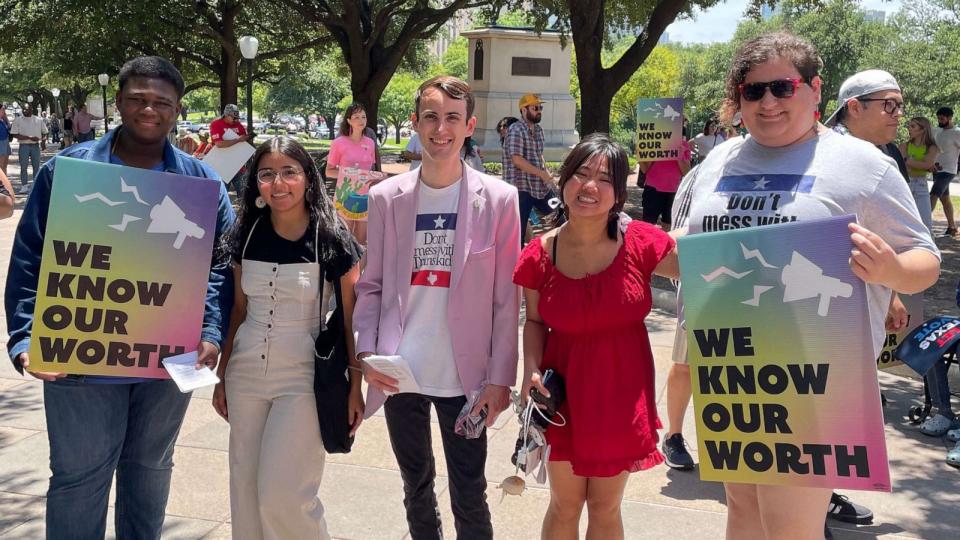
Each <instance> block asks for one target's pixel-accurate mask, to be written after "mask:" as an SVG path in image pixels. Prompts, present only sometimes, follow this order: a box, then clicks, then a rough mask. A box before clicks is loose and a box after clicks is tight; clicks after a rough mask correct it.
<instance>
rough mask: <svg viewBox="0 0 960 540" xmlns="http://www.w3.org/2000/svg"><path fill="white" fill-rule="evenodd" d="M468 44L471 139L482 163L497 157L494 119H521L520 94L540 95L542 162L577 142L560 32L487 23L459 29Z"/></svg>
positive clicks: (565, 50)
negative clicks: (473, 104) (473, 99)
mask: <svg viewBox="0 0 960 540" xmlns="http://www.w3.org/2000/svg"><path fill="white" fill-rule="evenodd" d="M461 35H462V36H464V37H466V38H467V40H468V44H467V77H468V79H467V82H468V83H469V84H470V87H471V88H473V93H474V95H475V96H476V100H477V106H476V110H475V112H474V114H475V115H476V117H477V127H476V130H475V131H474V135H473V139H474V140H475V141H476V142H477V144H479V145H480V148H481V150H482V151H483V158H484V161H499V160H500V158H501V154H502V151H501V148H500V135H499V134H498V133H497V129H496V128H497V122H499V121H500V119H501V118H503V117H504V116H513V117H516V118H520V108H519V106H518V102H519V101H520V97H521V96H523V95H524V94H539V95H540V99H542V100H543V101H544V102H545V103H544V104H543V105H544V108H543V120H542V121H541V122H540V126H541V127H542V128H543V135H544V148H543V154H544V158H545V159H546V160H547V161H560V160H562V159H563V157H564V156H565V155H566V154H567V152H569V151H570V148H571V147H572V146H573V145H575V144H577V142H579V140H580V137H579V136H578V135H577V132H576V129H575V128H576V115H577V102H576V100H574V99H573V96H571V95H570V51H571V49H572V45H571V44H569V43H568V44H567V46H566V47H562V46H561V45H560V33H559V32H554V31H549V30H545V31H543V33H541V34H539V35H538V34H537V33H536V32H535V31H533V30H530V29H524V28H508V27H502V26H491V27H488V28H480V29H477V30H470V31H466V32H462V33H461Z"/></svg>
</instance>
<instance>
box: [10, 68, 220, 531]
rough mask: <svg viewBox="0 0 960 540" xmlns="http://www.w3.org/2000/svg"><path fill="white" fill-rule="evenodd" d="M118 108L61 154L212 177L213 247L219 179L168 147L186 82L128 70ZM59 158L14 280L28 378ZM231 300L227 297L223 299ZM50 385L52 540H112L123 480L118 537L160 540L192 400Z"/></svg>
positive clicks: (99, 384)
mask: <svg viewBox="0 0 960 540" xmlns="http://www.w3.org/2000/svg"><path fill="white" fill-rule="evenodd" d="M119 85H120V90H119V93H118V94H117V107H118V109H119V111H120V113H121V114H122V118H123V120H122V124H121V126H120V127H119V128H117V129H116V130H114V131H112V132H109V133H107V134H106V135H104V136H103V137H102V138H101V139H100V140H98V141H90V142H87V143H83V144H79V145H76V146H73V147H71V148H69V149H67V150H65V151H64V152H62V153H61V154H60V155H61V156H64V157H71V158H77V159H85V160H90V161H99V162H102V163H114V164H121V165H127V166H130V167H138V168H142V169H151V170H156V171H166V172H171V173H176V174H182V175H187V176H196V177H201V178H209V179H210V181H211V182H217V183H218V184H220V200H219V208H218V210H217V227H216V236H215V239H214V242H215V245H216V243H217V241H218V239H219V237H220V235H221V234H222V233H223V232H224V231H225V230H226V229H227V228H228V227H229V226H230V225H231V224H232V223H233V217H234V214H233V209H232V207H231V206H230V199H229V198H228V196H227V192H226V189H225V187H224V186H223V184H222V182H220V180H219V178H217V174H216V173H215V172H213V171H212V170H211V169H210V168H209V167H207V166H206V165H203V164H201V163H200V162H199V161H197V160H196V159H194V158H192V157H190V156H187V155H186V154H184V153H183V152H180V151H179V150H176V149H175V148H174V147H173V146H172V145H171V144H170V143H169V142H167V138H166V137H167V133H169V132H170V130H171V129H172V128H173V126H174V125H175V123H176V120H177V116H178V115H179V113H180V107H181V105H180V100H181V98H182V97H183V90H184V83H183V78H182V76H181V75H180V72H179V71H177V69H176V68H175V67H174V66H173V64H171V63H170V62H168V61H167V60H164V59H162V58H158V57H141V58H135V59H133V60H130V61H129V62H127V63H126V64H124V66H123V68H122V69H121V70H120V75H119ZM56 161H57V158H56V157H54V158H53V159H51V160H50V161H49V162H47V164H46V165H44V166H43V167H42V168H41V170H40V173H39V174H38V175H37V180H36V184H35V187H34V189H33V192H32V194H31V195H30V198H29V200H28V201H27V205H26V208H24V211H23V216H22V217H21V220H20V224H19V226H18V227H17V233H16V237H15V239H14V244H13V253H12V256H11V259H10V268H9V271H8V273H7V285H6V298H5V307H6V314H7V331H8V333H9V334H10V340H9V341H8V342H7V348H8V351H9V353H10V358H11V360H12V361H13V364H14V367H16V369H17V370H18V371H20V372H21V373H23V370H24V368H28V366H29V364H30V358H29V355H28V351H29V349H30V336H31V331H32V326H33V318H34V309H35V306H36V300H37V298H36V297H37V293H36V291H37V281H38V276H39V274H40V265H41V257H42V253H43V243H44V233H45V230H46V224H47V212H48V206H49V202H50V192H51V187H52V180H53V172H54V169H55V167H56ZM227 274H228V272H227V267H226V264H223V263H218V262H217V261H216V260H214V261H213V264H212V269H211V272H210V279H209V282H208V286H207V295H206V307H205V310H204V318H203V329H202V333H201V341H200V343H199V344H198V355H199V359H198V364H201V363H202V364H205V365H208V366H211V367H213V366H216V363H217V357H218V355H219V348H220V342H221V340H222V339H223V336H224V334H225V332H224V331H223V329H224V328H225V325H226V324H227V322H228V321H226V320H225V319H226V318H227V316H228V314H229V312H230V306H229V303H230V298H229V297H228V296H227V295H229V293H230V292H231V288H230V286H229V284H225V281H226V276H227ZM221 291H222V292H223V293H224V294H223V295H222V294H221ZM31 375H33V376H34V377H36V378H38V379H41V380H43V381H44V383H43V396H44V409H45V412H46V421H47V433H48V436H49V440H50V469H51V471H52V475H51V477H50V484H49V487H48V490H47V513H46V516H47V517H46V535H47V538H103V537H104V535H105V530H106V518H107V503H108V494H109V493H110V483H111V480H112V479H113V475H114V472H116V473H117V495H116V535H117V537H118V538H138V539H150V538H159V537H160V531H161V528H162V526H163V518H164V511H165V508H166V504H167V495H168V494H169V491H170V476H171V472H172V469H173V449H174V443H175V441H176V438H177V434H178V432H179V431H180V425H181V423H182V422H183V417H184V414H185V413H186V410H187V405H188V404H189V402H190V394H184V393H181V392H180V391H179V389H178V388H177V386H176V385H175V384H174V383H173V381H171V380H169V379H166V380H158V379H131V378H124V377H92V376H64V375H63V374H61V373H33V372H31Z"/></svg>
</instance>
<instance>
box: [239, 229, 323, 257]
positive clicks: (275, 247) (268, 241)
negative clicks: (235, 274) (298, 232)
mask: <svg viewBox="0 0 960 540" xmlns="http://www.w3.org/2000/svg"><path fill="white" fill-rule="evenodd" d="M240 258H243V259H249V260H251V261H260V262H266V263H275V264H294V263H312V262H317V258H316V246H315V245H314V229H313V227H307V231H306V232H305V233H303V236H302V237H301V238H300V239H298V240H287V239H286V238H284V237H282V236H280V235H279V234H277V231H275V230H273V225H272V224H271V223H270V220H269V219H261V220H260V221H259V222H258V223H257V224H256V225H255V226H254V228H253V234H251V235H250V241H249V242H247V250H246V252H245V253H243V254H240V253H237V254H236V255H235V256H234V259H235V260H236V262H240V260H239V259H240Z"/></svg>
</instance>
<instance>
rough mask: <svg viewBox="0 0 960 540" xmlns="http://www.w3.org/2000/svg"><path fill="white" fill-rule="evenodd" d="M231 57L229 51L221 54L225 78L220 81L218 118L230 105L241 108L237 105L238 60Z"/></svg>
mask: <svg viewBox="0 0 960 540" xmlns="http://www.w3.org/2000/svg"><path fill="white" fill-rule="evenodd" d="M231 56H232V55H231V54H230V53H229V51H226V50H223V51H221V52H220V59H221V61H222V63H223V76H222V78H221V79H220V110H219V111H217V115H218V116H219V115H220V113H222V112H223V108H224V107H225V106H226V105H228V104H233V105H236V106H238V107H239V106H240V104H239V103H237V84H238V83H239V77H238V76H237V60H236V58H232V57H231ZM244 110H246V109H244Z"/></svg>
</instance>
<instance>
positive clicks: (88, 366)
mask: <svg viewBox="0 0 960 540" xmlns="http://www.w3.org/2000/svg"><path fill="white" fill-rule="evenodd" d="M219 190H220V185H219V183H217V182H214V181H211V180H208V179H207V180H205V179H200V178H192V177H188V176H181V175H175V174H169V173H162V172H157V171H150V170H146V169H136V168H132V167H121V166H118V165H110V164H107V163H98V162H93V161H83V160H78V159H70V158H64V157H58V158H57V166H56V171H55V172H54V176H53V189H52V191H51V194H50V206H49V213H48V216H49V217H48V219H47V226H46V232H45V238H44V244H43V258H42V262H41V264H40V276H39V280H38V286H37V305H36V309H35V318H34V320H33V329H32V332H31V342H30V369H31V370H33V371H48V372H62V373H75V374H87V375H116V376H130V377H148V378H166V377H167V372H166V371H165V370H164V369H163V367H162V366H161V365H160V360H161V359H162V358H164V357H167V356H173V355H177V354H183V353H186V352H190V351H195V350H196V349H197V344H198V343H199V342H200V329H201V326H202V323H203V312H204V303H205V300H206V295H207V282H208V281H209V274H210V262H211V254H212V250H213V238H214V236H215V233H214V231H215V229H216V219H217V203H218V200H219Z"/></svg>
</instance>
